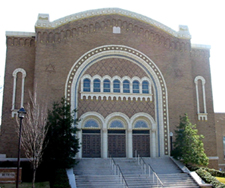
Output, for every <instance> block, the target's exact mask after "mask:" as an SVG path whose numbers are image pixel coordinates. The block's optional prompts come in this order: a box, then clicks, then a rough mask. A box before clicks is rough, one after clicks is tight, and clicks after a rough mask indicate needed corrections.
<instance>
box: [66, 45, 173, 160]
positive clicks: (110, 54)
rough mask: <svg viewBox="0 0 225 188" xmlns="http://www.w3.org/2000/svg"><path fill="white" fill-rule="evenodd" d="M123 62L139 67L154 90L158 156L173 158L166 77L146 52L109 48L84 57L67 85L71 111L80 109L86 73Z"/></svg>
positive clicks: (102, 48) (117, 47)
mask: <svg viewBox="0 0 225 188" xmlns="http://www.w3.org/2000/svg"><path fill="white" fill-rule="evenodd" d="M109 58H121V59H126V60H128V61H130V62H133V63H135V64H136V65H138V66H139V67H141V68H142V69H143V70H144V71H145V73H146V74H147V75H149V79H150V80H151V83H152V85H153V87H154V95H155V100H154V102H155V104H156V108H155V112H156V113H155V121H156V125H157V126H156V127H157V138H158V140H157V148H159V149H158V153H157V156H163V155H168V154H169V148H168V147H167V145H168V143H169V114H168V99H167V98H168V96H167V87H166V82H165V80H164V77H163V75H162V73H161V71H160V70H159V68H158V67H157V65H156V64H155V63H154V62H153V61H152V60H151V59H150V58H149V57H148V56H146V55H145V54H143V53H142V52H140V51H138V50H136V49H133V48H131V47H128V46H123V45H106V46H100V47H96V48H94V49H92V50H90V51H88V52H86V53H85V54H84V55H82V56H81V57H80V58H79V59H78V60H77V61H76V62H75V63H74V65H73V66H72V67H71V70H70V72H69V74H68V77H67V80H66V84H65V96H66V98H67V101H68V103H70V104H71V109H75V108H76V107H77V105H78V86H79V82H80V79H81V77H82V76H83V74H84V72H85V70H87V69H88V68H89V67H90V66H91V65H93V64H94V63H96V62H99V61H100V60H103V59H109Z"/></svg>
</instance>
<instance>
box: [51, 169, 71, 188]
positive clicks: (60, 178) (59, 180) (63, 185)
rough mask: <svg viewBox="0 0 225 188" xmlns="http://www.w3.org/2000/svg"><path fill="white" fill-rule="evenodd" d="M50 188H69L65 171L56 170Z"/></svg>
mask: <svg viewBox="0 0 225 188" xmlns="http://www.w3.org/2000/svg"><path fill="white" fill-rule="evenodd" d="M51 188H70V184H69V179H68V177H67V174H66V170H65V169H57V170H56V171H55V173H54V177H53V178H52V180H51Z"/></svg>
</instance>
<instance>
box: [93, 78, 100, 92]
mask: <svg viewBox="0 0 225 188" xmlns="http://www.w3.org/2000/svg"><path fill="white" fill-rule="evenodd" d="M100 83H101V82H100V80H99V79H94V92H100V91H101V84H100Z"/></svg>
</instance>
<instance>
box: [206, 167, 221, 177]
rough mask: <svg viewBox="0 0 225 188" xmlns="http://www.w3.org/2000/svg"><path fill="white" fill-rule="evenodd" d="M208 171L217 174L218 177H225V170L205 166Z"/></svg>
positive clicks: (213, 174)
mask: <svg viewBox="0 0 225 188" xmlns="http://www.w3.org/2000/svg"><path fill="white" fill-rule="evenodd" d="M205 170H206V171H207V172H209V173H210V174H211V175H212V176H217V177H225V172H224V171H219V170H215V169H210V168H205Z"/></svg>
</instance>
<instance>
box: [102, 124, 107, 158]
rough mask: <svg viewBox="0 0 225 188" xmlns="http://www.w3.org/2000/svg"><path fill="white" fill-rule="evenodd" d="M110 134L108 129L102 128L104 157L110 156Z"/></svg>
mask: <svg viewBox="0 0 225 188" xmlns="http://www.w3.org/2000/svg"><path fill="white" fill-rule="evenodd" d="M107 138H108V134H107V129H106V128H103V129H102V158H107V157H108V139H107Z"/></svg>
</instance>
